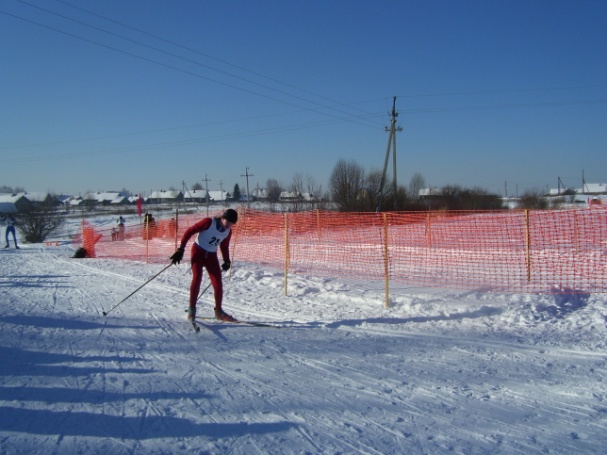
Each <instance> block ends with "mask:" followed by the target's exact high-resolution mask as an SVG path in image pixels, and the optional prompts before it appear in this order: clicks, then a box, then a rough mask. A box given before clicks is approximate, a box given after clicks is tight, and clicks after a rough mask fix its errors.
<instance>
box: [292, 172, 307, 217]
mask: <svg viewBox="0 0 607 455" xmlns="http://www.w3.org/2000/svg"><path fill="white" fill-rule="evenodd" d="M289 191H290V192H291V194H292V195H293V198H292V204H291V210H292V211H293V212H299V211H301V209H302V206H303V201H304V200H303V193H304V179H303V175H302V174H301V173H300V172H297V173H295V175H294V176H293V180H291V185H289Z"/></svg>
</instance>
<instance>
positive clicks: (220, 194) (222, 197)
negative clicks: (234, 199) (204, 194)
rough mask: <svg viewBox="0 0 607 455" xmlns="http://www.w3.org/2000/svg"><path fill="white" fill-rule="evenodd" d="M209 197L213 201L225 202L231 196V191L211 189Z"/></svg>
mask: <svg viewBox="0 0 607 455" xmlns="http://www.w3.org/2000/svg"><path fill="white" fill-rule="evenodd" d="M209 197H210V198H211V201H212V202H225V201H226V200H227V199H228V198H229V197H230V193H228V192H227V191H209Z"/></svg>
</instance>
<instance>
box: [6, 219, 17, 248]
mask: <svg viewBox="0 0 607 455" xmlns="http://www.w3.org/2000/svg"><path fill="white" fill-rule="evenodd" d="M16 223H17V222H16V221H15V218H13V217H12V216H10V217H9V218H8V224H7V225H6V246H5V247H4V248H8V247H9V239H8V235H9V234H13V242H14V243H15V248H16V249H19V247H18V246H17V233H16V231H15V224H16Z"/></svg>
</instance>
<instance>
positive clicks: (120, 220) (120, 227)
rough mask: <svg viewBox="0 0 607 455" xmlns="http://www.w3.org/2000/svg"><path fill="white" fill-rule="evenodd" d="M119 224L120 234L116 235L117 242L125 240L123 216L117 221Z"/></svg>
mask: <svg viewBox="0 0 607 455" xmlns="http://www.w3.org/2000/svg"><path fill="white" fill-rule="evenodd" d="M116 222H117V223H118V232H117V233H116V240H124V218H123V217H122V215H120V216H119V217H118V219H117V220H116Z"/></svg>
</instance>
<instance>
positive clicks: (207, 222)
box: [170, 209, 238, 321]
mask: <svg viewBox="0 0 607 455" xmlns="http://www.w3.org/2000/svg"><path fill="white" fill-rule="evenodd" d="M237 221H238V212H236V210H234V209H227V210H226V211H225V212H223V215H222V216H221V218H204V219H202V220H200V221H199V222H197V223H196V224H194V225H193V226H191V227H189V228H188V229H187V230H186V231H185V232H184V233H183V237H182V239H181V245H180V246H179V248H177V251H175V253H174V254H173V255H172V256H171V258H170V259H171V262H172V263H173V264H179V262H180V261H181V260H182V259H183V253H184V251H185V247H186V245H187V243H188V241H189V240H190V238H191V237H192V236H194V235H195V234H197V236H196V240H194V244H193V245H192V251H191V253H192V258H191V263H192V283H191V284H190V306H189V310H188V319H190V320H192V321H193V320H194V319H195V318H196V301H197V300H198V293H199V292H200V283H201V282H202V268H203V267H204V268H205V269H207V273H208V274H209V279H210V280H211V284H212V286H213V294H214V296H215V317H216V318H217V319H220V320H222V321H235V319H234V318H233V317H232V316H230V315H229V314H227V313H226V312H224V311H223V309H222V306H221V304H222V300H223V283H222V278H221V270H222V269H223V270H224V271H226V270H229V269H230V266H231V262H230V239H231V238H232V229H231V228H232V226H233V225H234V224H236V222H237ZM218 249H219V250H221V256H222V257H223V264H222V265H221V267H220V266H219V259H218V257H217V250H218Z"/></svg>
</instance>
